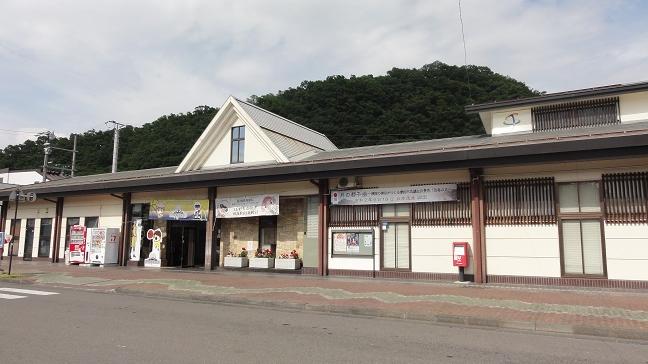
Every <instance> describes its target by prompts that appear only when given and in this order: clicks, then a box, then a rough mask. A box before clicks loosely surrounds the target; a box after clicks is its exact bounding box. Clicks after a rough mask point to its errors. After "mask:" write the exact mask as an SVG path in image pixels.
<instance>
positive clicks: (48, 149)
mask: <svg viewBox="0 0 648 364" xmlns="http://www.w3.org/2000/svg"><path fill="white" fill-rule="evenodd" d="M44 134H45V135H47V142H45V144H43V146H44V148H43V149H44V152H45V157H44V158H43V182H47V170H48V169H56V170H59V171H63V172H64V171H68V172H70V177H74V172H75V171H76V155H77V135H76V134H73V136H74V144H73V147H72V149H65V148H58V147H53V146H52V145H51V143H50V141H51V140H52V139H53V138H54V133H53V132H51V131H46V132H45V133H44ZM54 149H56V150H62V151H65V152H70V153H72V166H71V168H65V167H56V166H50V165H49V156H50V154H52V150H54Z"/></svg>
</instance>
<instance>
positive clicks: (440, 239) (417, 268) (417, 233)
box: [411, 226, 475, 274]
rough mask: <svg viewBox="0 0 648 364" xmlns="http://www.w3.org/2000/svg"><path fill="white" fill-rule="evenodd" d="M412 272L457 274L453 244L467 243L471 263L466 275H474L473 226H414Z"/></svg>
mask: <svg viewBox="0 0 648 364" xmlns="http://www.w3.org/2000/svg"><path fill="white" fill-rule="evenodd" d="M411 239H412V272H432V273H457V272H459V268H457V267H455V266H453V265H452V243H453V242H467V243H468V246H469V254H468V258H469V263H468V268H466V271H465V272H466V274H473V267H474V266H475V261H474V259H473V244H472V243H473V238H472V227H471V226H432V227H429V226H428V227H420V226H412V237H411Z"/></svg>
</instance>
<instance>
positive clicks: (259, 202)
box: [215, 195, 279, 219]
mask: <svg viewBox="0 0 648 364" xmlns="http://www.w3.org/2000/svg"><path fill="white" fill-rule="evenodd" d="M215 203H216V218H219V219H232V218H237V217H250V216H274V215H279V195H256V196H242V197H231V198H217V199H216V201H215Z"/></svg>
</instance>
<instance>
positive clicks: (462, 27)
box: [459, 0, 472, 100]
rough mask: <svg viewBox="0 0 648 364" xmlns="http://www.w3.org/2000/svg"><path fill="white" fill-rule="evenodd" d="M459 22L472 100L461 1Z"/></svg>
mask: <svg viewBox="0 0 648 364" xmlns="http://www.w3.org/2000/svg"><path fill="white" fill-rule="evenodd" d="M459 22H460V23H461V40H462V41H463V50H464V67H465V68H466V83H467V84H468V98H469V99H470V100H472V93H471V91H470V74H469V72H468V51H466V35H465V34H464V23H463V16H462V14H461V0H459Z"/></svg>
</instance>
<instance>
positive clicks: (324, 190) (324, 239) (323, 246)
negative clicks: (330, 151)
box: [317, 179, 329, 276]
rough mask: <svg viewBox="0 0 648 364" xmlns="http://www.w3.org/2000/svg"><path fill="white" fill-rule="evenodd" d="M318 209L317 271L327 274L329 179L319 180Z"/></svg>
mask: <svg viewBox="0 0 648 364" xmlns="http://www.w3.org/2000/svg"><path fill="white" fill-rule="evenodd" d="M319 198H320V202H319V210H318V216H319V219H318V220H319V221H318V228H319V231H318V234H317V241H318V244H317V246H318V249H317V258H318V264H317V273H318V274H319V275H323V276H325V275H328V215H329V181H328V179H321V180H319Z"/></svg>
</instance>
